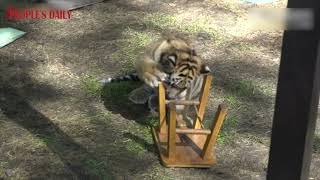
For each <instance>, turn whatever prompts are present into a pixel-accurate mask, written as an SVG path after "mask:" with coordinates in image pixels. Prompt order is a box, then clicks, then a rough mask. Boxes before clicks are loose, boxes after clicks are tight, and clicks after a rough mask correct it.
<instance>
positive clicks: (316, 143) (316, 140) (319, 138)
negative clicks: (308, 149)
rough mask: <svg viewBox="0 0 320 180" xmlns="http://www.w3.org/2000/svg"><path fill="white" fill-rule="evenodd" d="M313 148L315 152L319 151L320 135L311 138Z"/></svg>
mask: <svg viewBox="0 0 320 180" xmlns="http://www.w3.org/2000/svg"><path fill="white" fill-rule="evenodd" d="M313 149H314V151H315V152H317V153H319V152H320V136H315V137H314V140H313Z"/></svg>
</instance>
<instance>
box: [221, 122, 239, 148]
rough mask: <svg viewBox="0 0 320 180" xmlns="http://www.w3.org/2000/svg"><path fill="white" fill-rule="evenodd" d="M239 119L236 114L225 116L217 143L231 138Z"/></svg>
mask: <svg viewBox="0 0 320 180" xmlns="http://www.w3.org/2000/svg"><path fill="white" fill-rule="evenodd" d="M238 124H239V120H238V118H237V117H236V116H227V117H226V119H225V121H224V124H223V126H222V129H221V131H220V134H219V137H218V140H217V141H218V143H219V144H224V143H226V142H227V141H228V139H230V138H233V137H234V135H235V133H236V129H237V127H238Z"/></svg>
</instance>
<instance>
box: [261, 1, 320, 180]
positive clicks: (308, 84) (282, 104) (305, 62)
mask: <svg viewBox="0 0 320 180" xmlns="http://www.w3.org/2000/svg"><path fill="white" fill-rule="evenodd" d="M318 1H319V0H289V1H288V7H289V8H302V7H310V8H311V7H312V8H314V10H316V11H317V13H315V22H316V24H315V29H313V30H310V31H285V33H284V37H283V47H282V54H281V62H280V70H279V79H278V87H277V95H276V105H275V111H274V118H273V127H272V137H271V147H270V156H269V164H268V173H267V179H268V180H302V179H303V180H304V179H308V175H309V166H310V159H311V152H312V142H313V135H314V130H315V123H316V113H317V104H318V99H319V83H320V73H319V70H320V64H319V63H320V61H319V55H320V54H319V22H320V19H319V13H318V8H319V2H318ZM316 11H315V12H316Z"/></svg>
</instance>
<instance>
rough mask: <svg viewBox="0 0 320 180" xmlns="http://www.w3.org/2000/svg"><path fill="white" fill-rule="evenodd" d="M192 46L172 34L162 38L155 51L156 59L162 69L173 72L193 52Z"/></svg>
mask: <svg viewBox="0 0 320 180" xmlns="http://www.w3.org/2000/svg"><path fill="white" fill-rule="evenodd" d="M192 51H193V50H192V47H191V46H190V44H189V43H188V42H187V40H184V39H182V38H180V37H176V36H170V37H167V38H166V39H164V40H162V41H161V43H160V45H159V46H158V47H157V48H156V49H155V51H154V53H153V54H154V57H153V58H154V60H155V61H157V62H158V64H159V65H160V67H159V68H160V69H161V70H162V71H163V72H165V73H167V74H172V73H173V72H174V69H175V68H176V66H177V64H178V63H179V62H180V61H183V58H187V57H186V55H187V54H191V53H192Z"/></svg>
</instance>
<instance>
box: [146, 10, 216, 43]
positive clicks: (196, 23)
mask: <svg viewBox="0 0 320 180" xmlns="http://www.w3.org/2000/svg"><path fill="white" fill-rule="evenodd" d="M144 22H145V24H146V26H147V28H149V29H158V30H161V31H163V30H168V29H169V30H170V29H171V30H179V31H181V32H184V33H191V34H195V33H199V32H206V33H207V34H208V35H209V36H210V37H211V38H215V40H217V39H218V38H219V37H221V36H220V34H218V27H217V26H215V25H214V23H213V22H212V19H211V18H210V17H209V16H201V17H198V18H197V19H185V18H183V17H177V16H174V15H168V14H162V13H154V14H150V15H147V16H146V17H145V18H144Z"/></svg>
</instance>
